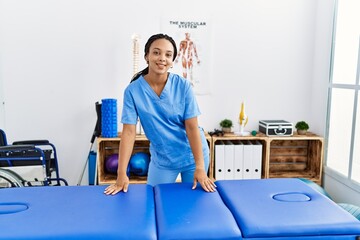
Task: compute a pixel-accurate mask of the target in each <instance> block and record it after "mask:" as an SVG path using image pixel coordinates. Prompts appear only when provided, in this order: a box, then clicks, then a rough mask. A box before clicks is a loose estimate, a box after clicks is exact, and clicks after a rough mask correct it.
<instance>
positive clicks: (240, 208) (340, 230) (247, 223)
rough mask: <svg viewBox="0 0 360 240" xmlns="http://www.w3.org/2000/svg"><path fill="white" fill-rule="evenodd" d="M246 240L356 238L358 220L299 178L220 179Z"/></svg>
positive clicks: (225, 195) (218, 187)
mask: <svg viewBox="0 0 360 240" xmlns="http://www.w3.org/2000/svg"><path fill="white" fill-rule="evenodd" d="M216 184H217V189H218V191H219V193H220V195H221V197H222V199H223V200H224V202H225V204H226V205H227V207H228V208H229V209H230V211H231V212H232V213H233V215H234V217H235V219H236V221H237V223H238V225H239V227H240V229H241V231H242V234H243V237H244V239H272V240H273V239H288V238H289V239H296V238H294V237H297V238H298V239H355V236H357V235H359V233H360V224H359V221H358V220H357V219H356V218H354V217H353V216H352V215H351V214H349V213H348V212H346V211H344V210H343V209H342V208H341V207H339V206H337V204H336V203H334V202H333V201H331V200H330V199H329V198H327V197H326V196H324V195H322V194H320V193H319V192H317V191H316V190H314V189H312V188H311V187H309V186H307V184H305V183H304V182H302V181H301V180H299V179H266V180H261V181H259V180H257V181H256V180H241V181H233V180H229V181H223V180H222V181H217V182H216Z"/></svg>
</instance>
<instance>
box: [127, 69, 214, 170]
mask: <svg viewBox="0 0 360 240" xmlns="http://www.w3.org/2000/svg"><path fill="white" fill-rule="evenodd" d="M199 115H200V110H199V107H198V104H197V102H196V98H195V95H194V92H193V90H192V86H191V85H190V82H189V81H188V80H186V79H184V78H183V77H181V76H179V75H177V74H173V73H169V76H168V80H167V82H166V84H165V87H164V89H163V91H162V93H161V95H160V96H158V95H157V94H156V93H155V92H154V90H153V89H152V88H151V87H150V85H149V84H148V83H147V82H146V80H145V79H144V78H143V77H142V76H141V77H140V78H139V79H138V80H136V81H134V82H132V83H131V84H129V85H128V87H127V88H126V89H125V92H124V104H123V109H122V117H121V122H122V123H123V124H136V123H137V119H138V117H139V119H140V121H141V125H142V127H143V129H144V132H145V134H146V137H147V138H148V139H149V141H150V154H151V161H153V163H154V164H155V165H156V166H158V167H164V168H168V169H177V168H182V167H185V166H188V165H190V164H194V163H195V162H194V156H193V154H192V151H191V147H190V144H189V140H188V138H187V135H186V131H185V120H186V119H189V118H193V117H197V116H199ZM201 139H202V146H203V152H204V156H206V155H205V154H208V151H209V150H208V145H207V141H206V138H205V135H204V132H203V131H202V130H201Z"/></svg>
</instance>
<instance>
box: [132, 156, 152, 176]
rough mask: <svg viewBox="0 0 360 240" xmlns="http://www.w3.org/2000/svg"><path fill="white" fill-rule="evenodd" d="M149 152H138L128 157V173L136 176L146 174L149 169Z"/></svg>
mask: <svg viewBox="0 0 360 240" xmlns="http://www.w3.org/2000/svg"><path fill="white" fill-rule="evenodd" d="M149 163H150V154H148V153H145V152H138V153H135V154H133V155H132V156H131V158H130V173H133V174H134V175H137V176H146V175H147V172H148V170H149Z"/></svg>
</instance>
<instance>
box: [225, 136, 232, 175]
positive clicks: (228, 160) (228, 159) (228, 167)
mask: <svg viewBox="0 0 360 240" xmlns="http://www.w3.org/2000/svg"><path fill="white" fill-rule="evenodd" d="M224 147H225V149H224V150H225V151H224V152H225V159H224V160H225V164H224V166H225V174H224V178H225V180H231V179H234V144H233V143H232V142H231V141H225V146H224Z"/></svg>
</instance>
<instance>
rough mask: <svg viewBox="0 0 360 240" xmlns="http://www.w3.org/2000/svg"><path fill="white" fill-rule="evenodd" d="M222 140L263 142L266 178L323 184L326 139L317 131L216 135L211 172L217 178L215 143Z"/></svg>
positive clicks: (263, 167) (263, 166)
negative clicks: (302, 179)
mask: <svg viewBox="0 0 360 240" xmlns="http://www.w3.org/2000/svg"><path fill="white" fill-rule="evenodd" d="M219 140H229V141H236V140H250V141H259V142H260V143H261V144H262V145H263V152H262V153H263V154H262V172H261V177H262V178H285V177H289V178H306V179H309V180H312V181H314V182H316V183H317V184H319V185H321V183H322V167H323V151H324V150H323V148H324V139H323V138H322V137H320V136H318V135H316V134H313V133H310V132H309V133H307V134H306V135H297V134H294V135H293V136H279V137H278V136H274V137H269V136H266V135H265V134H263V133H258V134H257V135H256V136H238V135H235V134H231V133H229V134H225V135H224V136H213V137H212V143H211V147H210V152H211V154H210V155H211V162H210V176H211V177H212V178H213V179H215V145H216V142H217V141H219Z"/></svg>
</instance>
